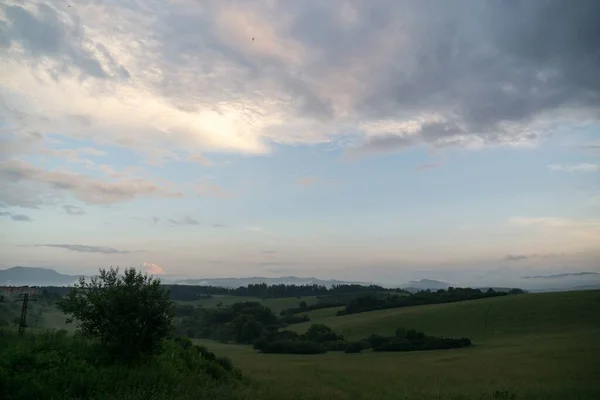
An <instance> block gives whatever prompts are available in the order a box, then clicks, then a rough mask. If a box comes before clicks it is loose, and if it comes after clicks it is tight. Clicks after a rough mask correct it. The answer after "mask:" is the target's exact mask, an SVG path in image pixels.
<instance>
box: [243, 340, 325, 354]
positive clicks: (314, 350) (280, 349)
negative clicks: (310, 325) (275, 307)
mask: <svg viewBox="0 0 600 400" xmlns="http://www.w3.org/2000/svg"><path fill="white" fill-rule="evenodd" d="M254 348H255V349H257V350H259V351H260V352H261V353H274V354H323V353H325V352H327V349H326V347H325V346H323V345H322V344H319V343H313V342H308V341H306V340H276V341H273V342H269V341H267V340H264V339H262V340H259V341H257V342H256V343H255V345H254Z"/></svg>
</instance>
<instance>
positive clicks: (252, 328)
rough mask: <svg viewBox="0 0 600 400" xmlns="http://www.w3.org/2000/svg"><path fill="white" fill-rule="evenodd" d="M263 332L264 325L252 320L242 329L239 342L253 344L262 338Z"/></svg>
mask: <svg viewBox="0 0 600 400" xmlns="http://www.w3.org/2000/svg"><path fill="white" fill-rule="evenodd" d="M262 331H263V327H262V325H261V324H260V323H258V322H257V321H256V320H255V319H250V320H248V321H247V322H246V323H245V324H244V326H243V327H242V332H241V334H240V338H239V342H241V343H248V344H251V343H253V342H254V341H255V340H256V339H258V338H259V337H260V336H261V334H262Z"/></svg>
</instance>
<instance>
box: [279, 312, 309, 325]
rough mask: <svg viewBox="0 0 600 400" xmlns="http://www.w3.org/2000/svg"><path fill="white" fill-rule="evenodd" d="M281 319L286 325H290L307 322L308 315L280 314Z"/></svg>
mask: <svg viewBox="0 0 600 400" xmlns="http://www.w3.org/2000/svg"><path fill="white" fill-rule="evenodd" d="M281 321H282V322H283V323H284V324H286V325H291V324H299V323H302V322H308V321H310V318H309V316H308V315H294V314H283V315H282V316H281Z"/></svg>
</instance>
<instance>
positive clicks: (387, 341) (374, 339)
mask: <svg viewBox="0 0 600 400" xmlns="http://www.w3.org/2000/svg"><path fill="white" fill-rule="evenodd" d="M361 343H362V344H363V346H365V347H371V348H372V349H373V351H418V350H444V349H456V348H460V347H468V346H470V345H471V340H470V339H467V338H460V339H453V338H440V337H435V336H427V335H425V334H424V333H423V332H419V331H417V330H415V329H409V330H407V329H405V328H403V327H400V328H398V329H396V335H395V336H393V337H384V336H380V335H371V336H369V337H368V338H366V339H364V340H363V341H362V342H361Z"/></svg>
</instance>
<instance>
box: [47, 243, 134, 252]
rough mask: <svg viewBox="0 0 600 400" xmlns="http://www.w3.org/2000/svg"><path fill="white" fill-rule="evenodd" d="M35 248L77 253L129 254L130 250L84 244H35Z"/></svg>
mask: <svg viewBox="0 0 600 400" xmlns="http://www.w3.org/2000/svg"><path fill="white" fill-rule="evenodd" d="M35 247H56V248H59V249H65V250H70V251H75V252H78V253H102V254H129V253H131V251H130V250H117V249H113V248H112V247H104V246H88V245H84V244H36V245H35Z"/></svg>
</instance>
